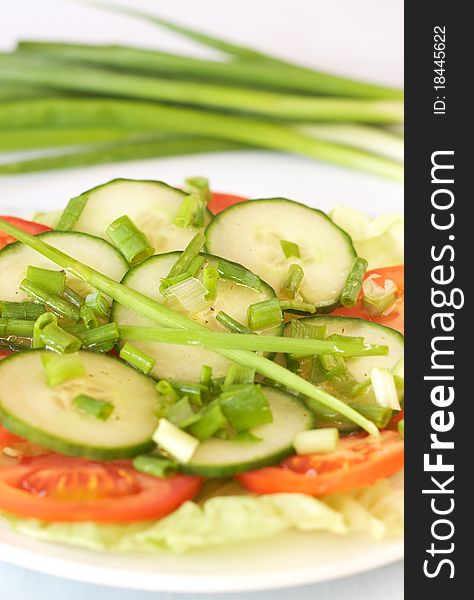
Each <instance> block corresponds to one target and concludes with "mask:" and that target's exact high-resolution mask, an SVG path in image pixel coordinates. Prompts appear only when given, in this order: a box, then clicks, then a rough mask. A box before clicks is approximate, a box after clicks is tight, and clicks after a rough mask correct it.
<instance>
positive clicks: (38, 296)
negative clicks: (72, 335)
mask: <svg viewBox="0 0 474 600" xmlns="http://www.w3.org/2000/svg"><path fill="white" fill-rule="evenodd" d="M20 290H21V291H22V292H25V294H26V295H27V296H29V297H30V298H31V299H32V300H34V301H35V302H39V303H40V304H43V305H44V306H47V307H48V308H49V309H50V310H51V311H52V312H54V313H55V314H56V315H58V316H59V317H63V318H64V319H68V320H69V321H74V322H75V323H77V321H79V320H80V318H81V314H80V312H79V309H78V308H77V307H76V306H73V305H72V304H71V303H70V302H68V301H67V300H64V299H63V298H61V297H60V296H57V295H55V294H50V293H49V292H48V291H46V290H44V289H43V288H41V287H39V286H38V285H36V284H34V283H32V282H31V281H28V280H27V279H24V280H23V281H22V282H21V285H20Z"/></svg>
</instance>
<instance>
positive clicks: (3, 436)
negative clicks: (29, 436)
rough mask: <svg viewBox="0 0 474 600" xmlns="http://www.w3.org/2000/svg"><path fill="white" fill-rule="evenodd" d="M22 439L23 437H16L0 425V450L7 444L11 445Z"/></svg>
mask: <svg viewBox="0 0 474 600" xmlns="http://www.w3.org/2000/svg"><path fill="white" fill-rule="evenodd" d="M23 441H24V440H23V438H21V437H18V436H17V435H15V434H14V433H10V432H9V431H7V430H6V429H5V428H4V427H2V426H1V425H0V450H2V448H6V447H7V446H11V445H12V444H17V443H19V442H23Z"/></svg>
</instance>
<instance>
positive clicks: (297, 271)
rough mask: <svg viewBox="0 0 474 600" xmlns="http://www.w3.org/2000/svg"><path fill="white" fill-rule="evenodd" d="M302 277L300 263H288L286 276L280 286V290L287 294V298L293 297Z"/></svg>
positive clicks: (302, 272)
mask: <svg viewBox="0 0 474 600" xmlns="http://www.w3.org/2000/svg"><path fill="white" fill-rule="evenodd" d="M303 279H304V271H303V269H302V268H301V267H300V265H297V264H293V265H290V268H289V269H288V276H287V278H286V280H285V283H284V284H283V287H282V292H283V293H284V294H285V295H286V296H288V298H292V299H293V298H294V297H295V296H296V294H297V292H298V290H299V288H300V285H301V283H302V281H303Z"/></svg>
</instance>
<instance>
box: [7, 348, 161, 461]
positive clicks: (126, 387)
mask: <svg viewBox="0 0 474 600" xmlns="http://www.w3.org/2000/svg"><path fill="white" fill-rule="evenodd" d="M45 352H47V351H46V350H30V351H27V352H21V353H18V354H12V355H11V356H9V357H7V358H4V359H3V360H2V361H1V363H0V390H1V391H0V422H1V423H2V425H3V426H4V427H5V428H6V429H8V430H9V431H11V432H12V433H14V434H16V435H19V436H21V437H24V438H25V439H27V440H28V441H29V442H31V443H34V444H38V445H39V446H43V447H45V448H47V449H49V450H52V451H55V452H58V453H60V454H64V455H67V456H81V457H86V458H89V459H96V460H114V459H123V458H132V457H134V456H137V455H138V454H141V453H144V452H148V451H150V450H152V449H153V448H154V446H155V444H154V442H153V440H152V439H151V438H152V435H153V432H154V431H155V429H156V427H157V425H158V419H157V418H156V417H155V415H154V411H155V409H156V404H157V399H158V396H157V393H156V390H155V384H154V381H153V380H152V379H150V378H148V377H146V376H145V375H143V374H141V373H139V372H138V371H135V370H134V369H132V368H131V367H129V366H127V365H126V364H125V363H123V362H122V361H121V360H119V359H117V358H116V357H113V356H110V355H104V354H94V353H89V352H80V353H79V356H80V357H81V360H82V361H83V363H84V365H85V367H86V370H87V378H85V379H82V378H81V379H74V380H70V381H65V382H64V383H62V384H60V385H59V386H56V387H54V388H50V387H48V385H47V383H46V379H45V377H44V373H43V368H42V362H41V356H42V354H44V353H45ZM24 373H28V377H27V378H25V377H22V375H23V374H24ZM82 393H86V394H88V395H91V396H94V395H95V396H96V397H98V399H104V400H107V401H109V402H111V403H112V404H113V405H114V412H113V414H112V415H111V416H110V417H109V419H108V420H106V421H102V420H100V419H96V418H95V417H93V416H91V415H88V414H86V413H83V412H81V411H80V410H79V409H77V408H76V407H75V406H74V405H73V400H74V398H75V397H77V396H78V395H80V394H82Z"/></svg>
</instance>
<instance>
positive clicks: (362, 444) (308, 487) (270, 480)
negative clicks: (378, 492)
mask: <svg viewBox="0 0 474 600" xmlns="http://www.w3.org/2000/svg"><path fill="white" fill-rule="evenodd" d="M380 435H381V437H380V438H379V439H376V440H373V439H371V438H369V437H368V436H365V435H356V436H349V437H346V438H343V439H342V440H341V441H340V442H339V447H338V449H337V450H336V451H335V452H331V453H329V454H305V455H301V456H291V457H290V458H288V459H286V460H285V461H284V462H283V463H282V464H281V465H280V466H279V467H267V468H265V469H259V470H258V471H250V472H248V473H243V474H242V475H239V477H238V479H239V481H240V482H241V483H242V484H243V485H244V486H245V487H246V488H247V489H248V490H250V491H252V492H255V493H257V494H278V493H295V494H296V493H299V494H308V495H310V496H327V495H328V494H338V493H342V492H349V491H350V490H353V489H356V488H359V487H364V486H367V485H371V484H372V483H374V482H375V481H377V480H378V479H382V478H384V477H388V476H389V475H392V474H393V473H396V472H397V471H399V470H400V469H402V468H403V457H404V451H403V449H404V444H403V440H402V439H401V438H400V436H399V435H398V433H396V432H395V431H382V432H380Z"/></svg>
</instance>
